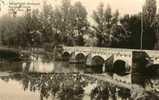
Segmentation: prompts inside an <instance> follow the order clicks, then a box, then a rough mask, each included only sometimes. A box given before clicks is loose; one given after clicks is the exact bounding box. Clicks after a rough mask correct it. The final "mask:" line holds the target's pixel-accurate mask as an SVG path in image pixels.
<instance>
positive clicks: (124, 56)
mask: <svg viewBox="0 0 159 100" xmlns="http://www.w3.org/2000/svg"><path fill="white" fill-rule="evenodd" d="M62 53H63V55H64V57H66V58H68V59H69V61H70V62H76V61H77V60H78V61H79V60H80V58H83V59H85V63H86V65H90V66H91V65H93V64H96V63H98V64H99V65H102V68H103V70H104V71H113V72H116V73H118V74H123V73H124V74H125V73H132V72H133V67H136V65H137V64H138V63H140V62H138V55H142V56H141V57H140V58H142V57H144V59H145V61H146V62H147V63H146V66H147V67H154V66H157V67H158V68H159V51H155V50H139V49H119V48H100V47H68V46H63V52H62ZM134 61H137V63H136V62H134ZM95 62H96V63H95ZM103 66H104V67H103ZM137 67H138V66H137ZM114 69H115V70H114ZM134 73H136V72H134ZM130 77H131V76H130ZM129 79H130V78H129ZM130 81H131V80H130Z"/></svg>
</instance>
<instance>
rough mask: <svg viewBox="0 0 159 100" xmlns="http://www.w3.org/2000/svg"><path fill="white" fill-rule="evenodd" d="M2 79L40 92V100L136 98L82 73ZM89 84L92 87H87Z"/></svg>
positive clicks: (125, 91) (32, 74) (24, 75)
mask: <svg viewBox="0 0 159 100" xmlns="http://www.w3.org/2000/svg"><path fill="white" fill-rule="evenodd" d="M0 79H1V80H4V81H5V82H9V81H12V80H16V81H17V82H19V83H21V84H22V86H23V90H24V91H28V90H29V91H31V92H38V93H39V94H40V100H50V99H51V100H85V99H84V97H85V96H86V95H88V96H89V98H90V100H110V99H111V100H118V99H121V100H134V99H132V97H131V91H130V90H129V89H125V88H121V87H117V86H115V85H112V84H110V83H108V82H107V83H106V82H103V81H99V80H96V79H92V78H90V77H87V76H85V75H81V74H73V73H69V74H64V73H60V74H57V73H56V74H55V73H52V74H40V73H26V74H24V73H19V74H11V75H9V76H3V77H0ZM94 84H95V85H94ZM89 86H92V87H91V88H86V87H89ZM87 89H90V93H89V94H86V91H87ZM134 98H135V97H134ZM143 100H146V99H143ZM154 100H157V99H154Z"/></svg>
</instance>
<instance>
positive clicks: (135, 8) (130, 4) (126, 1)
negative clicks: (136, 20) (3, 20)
mask: <svg viewBox="0 0 159 100" xmlns="http://www.w3.org/2000/svg"><path fill="white" fill-rule="evenodd" d="M1 1H4V2H5V4H2V3H1ZM43 1H46V2H48V3H50V4H51V5H53V6H58V5H60V4H61V1H62V0H0V3H1V11H0V15H3V14H5V13H7V11H8V2H34V3H40V5H36V6H34V7H35V8H39V9H40V8H41V7H42V3H43ZM76 1H80V2H82V4H83V5H84V6H85V7H86V9H87V11H88V14H89V15H91V14H92V11H93V10H95V9H96V8H97V7H98V5H99V4H100V3H104V5H105V7H106V6H107V5H108V4H109V5H110V7H111V8H112V11H115V10H117V9H118V10H119V12H120V14H121V15H124V14H135V13H138V12H140V11H141V8H142V6H143V5H144V2H145V0H71V2H72V4H74V2H76ZM156 1H157V6H158V8H159V0H156Z"/></svg>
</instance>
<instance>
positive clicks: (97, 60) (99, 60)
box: [92, 56, 104, 66]
mask: <svg viewBox="0 0 159 100" xmlns="http://www.w3.org/2000/svg"><path fill="white" fill-rule="evenodd" d="M92 64H93V65H94V66H103V64H104V59H103V58H102V57H101V56H94V57H93V58H92Z"/></svg>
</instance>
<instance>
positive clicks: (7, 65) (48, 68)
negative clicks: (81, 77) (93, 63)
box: [0, 55, 102, 73]
mask: <svg viewBox="0 0 159 100" xmlns="http://www.w3.org/2000/svg"><path fill="white" fill-rule="evenodd" d="M0 66H1V67H0V71H3V72H4V71H5V72H17V71H18V72H40V73H99V72H102V67H88V66H86V65H85V64H70V63H69V62H66V61H65V62H64V61H54V60H53V59H50V58H49V57H46V55H38V56H37V55H34V56H30V57H29V58H28V59H27V60H26V61H21V62H8V61H1V62H0Z"/></svg>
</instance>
